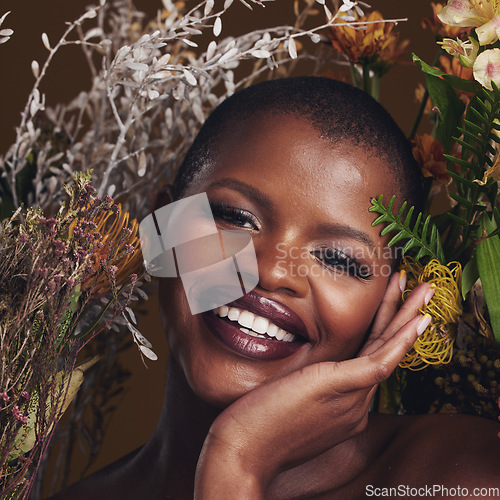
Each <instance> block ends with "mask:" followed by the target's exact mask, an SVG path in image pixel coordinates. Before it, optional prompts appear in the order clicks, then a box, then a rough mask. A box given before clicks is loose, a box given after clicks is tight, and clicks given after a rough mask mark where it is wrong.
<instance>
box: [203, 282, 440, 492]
mask: <svg viewBox="0 0 500 500" xmlns="http://www.w3.org/2000/svg"><path fill="white" fill-rule="evenodd" d="M398 281H399V280H398V276H397V275H395V276H393V277H392V278H391V280H390V282H389V285H388V287H387V290H386V293H385V295H384V298H383V300H382V303H381V306H380V308H379V310H378V312H377V315H376V317H375V321H374V323H373V327H372V330H371V333H370V336H369V338H368V339H367V341H366V343H365V345H364V346H363V348H362V350H361V351H360V353H359V355H358V357H356V358H354V359H350V360H346V361H342V362H322V363H316V364H313V365H309V366H306V367H304V368H303V369H301V370H299V371H296V372H294V373H292V374H290V375H287V376H285V377H283V378H280V379H278V380H275V381H273V382H270V383H268V384H265V385H263V386H261V387H259V388H257V389H255V390H253V391H251V392H249V393H248V394H246V395H245V396H243V397H242V398H240V399H239V400H237V401H236V402H234V403H233V404H232V405H231V406H229V407H228V408H226V409H225V410H224V411H223V412H222V413H221V414H220V415H219V417H217V419H216V420H215V421H214V423H213V425H212V427H211V428H210V432H209V434H208V436H207V438H206V440H205V444H204V446H203V450H202V453H201V455H200V459H199V461H198V468H197V473H196V484H195V498H196V499H198V500H199V499H215V498H217V499H224V498H227V499H232V500H233V499H238V498H242V499H243V498H252V499H258V498H263V497H264V493H265V491H266V488H267V487H268V485H269V484H270V483H271V481H272V480H273V479H274V478H275V477H276V476H277V475H278V474H279V473H280V472H282V471H284V470H286V469H288V468H290V467H292V466H294V465H298V464H300V463H304V462H306V461H307V460H310V459H312V458H314V457H316V456H318V455H319V454H321V453H323V452H324V451H326V450H328V449H330V448H332V447H334V446H336V445H338V444H339V443H342V442H343V441H346V440H348V439H351V438H353V437H355V436H357V435H358V434H359V433H361V432H362V431H363V430H364V429H365V427H366V425H367V420H368V411H369V408H370V403H371V401H372V398H373V396H374V394H375V391H376V388H377V385H378V384H379V383H380V382H381V381H383V380H385V379H386V378H387V377H389V375H390V374H391V373H392V371H393V370H394V369H395V368H396V366H397V365H398V363H399V362H400V361H401V359H402V358H403V357H404V355H405V353H406V352H407V351H408V350H409V349H410V347H411V346H412V345H413V343H414V342H415V340H416V338H417V336H418V334H420V333H422V331H423V330H424V329H425V328H426V327H427V325H428V322H429V320H430V317H425V316H422V315H421V314H420V313H419V309H421V308H422V307H423V305H424V303H425V301H427V302H428V301H429V300H430V297H431V296H432V293H433V291H432V290H431V289H430V286H429V285H428V284H423V285H420V286H419V287H417V288H415V290H414V291H413V292H412V293H411V295H410V296H409V297H408V299H407V300H406V301H405V303H404V304H403V305H402V306H401V307H400V300H401V299H400V297H401V291H400V287H399V282H398Z"/></svg>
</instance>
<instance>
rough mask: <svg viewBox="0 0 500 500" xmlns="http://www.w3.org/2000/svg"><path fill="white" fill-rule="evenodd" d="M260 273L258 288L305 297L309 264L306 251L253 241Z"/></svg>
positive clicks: (279, 242)
mask: <svg viewBox="0 0 500 500" xmlns="http://www.w3.org/2000/svg"><path fill="white" fill-rule="evenodd" d="M254 244H255V251H256V255H257V265H258V269H259V285H258V286H259V287H260V288H262V289H264V290H267V291H269V292H276V291H281V292H286V293H288V294H290V295H294V296H304V295H305V294H306V293H307V290H308V287H309V284H308V283H309V282H308V276H309V271H310V265H311V260H310V259H309V258H308V255H309V253H308V252H307V249H304V248H300V246H299V245H297V244H295V243H294V242H293V241H288V242H287V241H284V240H275V241H272V242H270V241H266V242H260V241H258V242H257V241H254Z"/></svg>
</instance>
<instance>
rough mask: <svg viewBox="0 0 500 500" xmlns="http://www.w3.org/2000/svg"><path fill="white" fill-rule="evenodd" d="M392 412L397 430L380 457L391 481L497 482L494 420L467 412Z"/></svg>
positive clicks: (498, 446) (498, 444)
mask: <svg viewBox="0 0 500 500" xmlns="http://www.w3.org/2000/svg"><path fill="white" fill-rule="evenodd" d="M396 418H401V419H402V420H401V421H400V422H401V423H402V424H401V426H400V427H399V432H397V434H396V436H395V437H394V439H393V441H392V443H391V445H390V446H389V447H388V448H387V450H386V452H385V453H384V454H383V456H382V457H381V458H382V460H381V465H382V466H383V467H385V468H386V469H385V473H386V474H387V475H388V476H389V477H391V478H392V480H393V481H391V482H394V480H395V479H396V478H397V480H398V481H399V483H401V484H402V482H403V481H402V480H403V479H404V478H408V482H409V483H410V485H411V483H412V482H413V484H415V486H422V485H438V486H443V487H448V488H451V487H458V486H461V487H463V488H468V489H469V490H470V491H472V489H474V488H489V487H493V488H500V475H499V472H498V471H499V465H500V438H499V436H498V433H499V431H500V424H499V423H498V422H495V421H493V420H489V419H485V418H481V417H474V416H469V415H421V416H411V417H396ZM399 483H398V484H399ZM496 495H497V496H500V490H497V492H496ZM492 496H493V495H492Z"/></svg>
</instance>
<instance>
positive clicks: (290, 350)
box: [202, 311, 306, 361]
mask: <svg viewBox="0 0 500 500" xmlns="http://www.w3.org/2000/svg"><path fill="white" fill-rule="evenodd" d="M202 317H203V320H204V321H205V323H206V325H207V326H208V328H209V330H210V331H211V332H212V333H213V334H214V336H215V337H216V338H218V339H219V340H220V341H221V342H222V343H223V344H224V345H226V346H227V347H229V348H230V349H231V350H232V351H234V352H236V353H238V354H242V355H243V356H247V357H249V358H253V359H259V360H265V361H272V360H275V359H283V358H287V357H288V356H291V355H292V354H295V353H296V352H297V351H298V350H299V349H300V348H301V347H303V346H304V345H305V344H306V343H305V342H285V341H284V340H267V339H261V338H258V337H252V336H250V335H247V334H245V333H244V332H242V331H241V330H240V326H239V325H238V326H236V325H237V324H238V323H236V322H235V323H234V325H233V324H231V323H229V322H227V321H225V320H224V319H222V318H221V317H220V316H217V315H216V314H214V313H213V312H211V311H210V312H206V313H203V314H202Z"/></svg>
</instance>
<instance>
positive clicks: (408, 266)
mask: <svg viewBox="0 0 500 500" xmlns="http://www.w3.org/2000/svg"><path fill="white" fill-rule="evenodd" d="M402 269H403V270H404V271H405V272H406V274H407V282H406V283H407V284H406V290H405V291H404V293H403V300H405V299H406V298H407V297H408V295H409V294H410V293H411V291H412V290H413V289H414V288H415V287H416V286H417V285H419V284H421V283H430V284H431V286H432V287H433V288H434V290H435V293H434V296H433V297H432V299H431V300H430V302H429V303H428V304H427V305H426V306H425V307H424V308H423V309H422V313H424V314H430V316H431V317H432V321H431V323H430V325H429V326H428V327H427V329H426V330H425V331H424V333H422V335H420V336H419V337H418V339H417V341H416V342H415V344H413V346H412V348H411V349H410V351H409V352H408V353H407V354H406V356H405V357H404V359H403V360H402V361H401V363H400V365H399V366H401V367H402V368H409V369H410V370H421V369H423V368H425V367H426V366H427V365H433V364H442V363H449V362H450V361H451V358H452V354H453V342H454V340H455V336H456V330H457V323H458V319H459V318H460V315H461V314H462V299H461V294H460V281H461V277H462V266H461V265H460V263H458V262H450V263H449V264H448V265H444V264H441V263H440V262H438V261H437V260H431V261H430V262H429V263H428V264H427V265H426V266H423V265H422V264H420V262H416V261H414V260H413V259H410V258H408V257H407V258H405V259H404V261H403V265H402Z"/></svg>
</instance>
